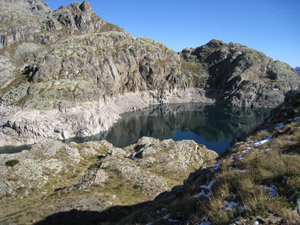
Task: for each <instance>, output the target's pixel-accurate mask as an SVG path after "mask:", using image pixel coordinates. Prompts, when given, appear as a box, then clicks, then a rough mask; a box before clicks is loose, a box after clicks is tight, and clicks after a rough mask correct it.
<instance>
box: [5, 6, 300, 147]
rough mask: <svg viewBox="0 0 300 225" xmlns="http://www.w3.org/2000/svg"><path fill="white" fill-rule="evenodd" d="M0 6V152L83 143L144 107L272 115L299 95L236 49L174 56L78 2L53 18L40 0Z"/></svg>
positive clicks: (277, 72)
mask: <svg viewBox="0 0 300 225" xmlns="http://www.w3.org/2000/svg"><path fill="white" fill-rule="evenodd" d="M2 3H3V5H2V6H1V8H0V16H1V24H0V40H1V41H0V43H1V49H0V86H1V90H0V104H1V107H0V114H1V115H5V116H3V117H1V118H0V125H1V128H0V140H1V141H0V145H1V146H3V145H22V144H32V143H36V142H38V141H39V140H42V139H43V138H56V139H61V140H62V139H67V138H70V137H74V136H89V135H93V134H96V133H99V132H100V131H103V130H106V129H107V128H108V127H109V126H111V125H112V124H113V123H114V122H115V121H116V119H117V118H119V114H120V113H122V112H126V111H131V110H136V109H139V108H143V107H146V106H148V105H150V104H161V103H182V102H191V101H195V102H204V103H215V102H217V103H224V104H227V105H236V106H243V107H275V106H276V105H278V104H279V103H281V102H282V101H283V99H284V94H285V93H286V92H287V91H289V90H291V89H297V88H299V84H300V79H299V77H298V76H297V74H296V73H295V71H294V70H292V69H291V68H290V67H289V66H288V65H286V64H284V63H281V62H274V61H273V60H272V59H270V58H269V57H266V56H265V55H264V54H263V53H260V52H257V51H255V50H252V49H248V48H247V47H245V46H242V45H239V44H233V43H230V44H228V45H227V44H225V43H224V42H222V41H217V40H212V41H210V42H209V43H208V44H206V45H204V46H202V47H199V48H196V49H185V50H183V51H182V52H181V53H180V54H178V53H176V52H174V51H173V50H171V49H169V48H167V47H166V46H164V45H163V44H161V43H158V42H155V41H153V40H151V39H149V38H135V37H132V36H131V35H130V34H126V33H125V32H124V30H123V29H121V28H119V27H118V26H116V25H112V24H109V23H107V22H106V21H104V20H102V19H101V18H99V17H98V16H97V15H96V14H95V13H94V11H93V10H92V8H91V6H90V4H89V3H88V2H87V1H84V2H83V3H78V2H77V3H72V4H70V5H69V6H66V7H60V8H59V9H57V10H55V11H51V10H50V9H49V7H48V6H47V5H46V4H45V3H44V2H43V1H40V0H36V1H29V0H18V1H14V2H11V1H7V0H4V1H2ZM6 9H10V10H6ZM128 96H131V99H126V98H127V97H128ZM124 99H126V100H125V101H124ZM120 103H121V104H120ZM32 118H35V119H34V120H32Z"/></svg>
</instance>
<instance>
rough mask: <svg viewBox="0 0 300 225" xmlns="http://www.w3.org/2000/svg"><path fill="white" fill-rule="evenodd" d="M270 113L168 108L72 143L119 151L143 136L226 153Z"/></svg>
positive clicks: (131, 116) (126, 117)
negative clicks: (105, 143) (106, 144)
mask: <svg viewBox="0 0 300 225" xmlns="http://www.w3.org/2000/svg"><path fill="white" fill-rule="evenodd" d="M270 112H271V109H263V108H238V107H227V106H223V105H205V104H200V103H188V104H165V105H156V106H150V107H148V108H145V109H143V110H139V111H135V112H128V113H124V114H122V115H121V119H119V120H118V121H117V122H116V123H115V124H114V125H113V126H112V127H111V128H110V129H109V130H108V131H105V132H102V133H99V134H97V135H94V136H90V137H85V138H79V137H77V138H72V139H68V140H65V142H66V143H69V142H77V143H82V142H87V141H100V140H107V141H109V142H110V143H112V144H113V145H115V146H116V147H120V148H122V147H125V146H128V145H131V144H133V143H135V142H136V141H137V140H138V139H139V138H141V137H143V136H149V137H154V138H158V139H160V140H164V139H170V138H171V139H173V140H175V141H180V140H186V139H189V140H194V141H195V142H197V143H198V144H202V145H205V146H206V147H207V148H208V149H211V150H214V151H216V152H217V153H218V154H221V153H223V152H224V151H225V150H226V149H227V148H228V147H229V146H230V142H231V141H232V140H233V139H234V138H238V137H240V136H243V135H245V134H247V133H249V132H251V131H252V130H253V129H255V128H256V127H257V126H258V125H259V124H261V123H262V122H263V121H264V119H265V118H267V117H268V116H269V115H270ZM24 149H30V146H18V147H1V148H0V154H1V153H15V152H20V151H22V150H24Z"/></svg>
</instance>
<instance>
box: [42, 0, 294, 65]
mask: <svg viewBox="0 0 300 225" xmlns="http://www.w3.org/2000/svg"><path fill="white" fill-rule="evenodd" d="M45 2H46V3H47V4H48V5H49V6H50V8H51V9H52V10H55V9H57V8H58V7H59V6H60V5H65V6H66V5H68V4H70V3H71V2H73V1H71V0H60V1H54V0H45ZM89 3H90V4H91V6H92V8H93V9H94V11H95V12H96V13H97V14H98V15H99V16H100V17H101V18H102V19H104V20H106V21H108V22H110V23H113V24H116V25H118V26H120V27H122V28H124V29H125V31H126V32H127V33H130V34H132V35H133V36H136V37H149V38H151V39H154V40H156V41H159V42H161V43H163V44H165V45H167V46H168V47H170V48H172V49H174V50H175V51H181V50H182V49H183V48H186V47H197V46H201V45H203V44H206V43H207V42H209V40H211V39H219V40H223V41H225V42H227V43H228V42H236V43H241V44H244V45H247V46H248V47H250V48H254V49H256V50H259V51H261V52H264V53H265V54H266V55H268V56H270V57H271V58H273V59H274V60H280V61H283V62H287V63H288V64H290V65H291V66H292V67H295V66H300V0H206V1H204V0H151V1H143V0H110V1H108V0H106V1H104V0H90V1H89Z"/></svg>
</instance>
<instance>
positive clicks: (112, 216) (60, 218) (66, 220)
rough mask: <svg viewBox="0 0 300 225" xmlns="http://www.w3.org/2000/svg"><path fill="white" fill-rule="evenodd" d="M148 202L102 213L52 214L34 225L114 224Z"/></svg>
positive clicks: (78, 211)
mask: <svg viewBox="0 0 300 225" xmlns="http://www.w3.org/2000/svg"><path fill="white" fill-rule="evenodd" d="M148 203H149V202H143V203H140V204H137V205H132V206H113V207H111V208H108V209H106V210H104V211H102V212H101V211H80V210H76V209H73V210H70V211H65V212H58V213H54V214H52V215H50V216H47V217H46V218H45V219H44V220H41V221H39V222H37V223H35V224H34V225H52V224H53V225H60V224H63V225H77V224H78V225H82V224H85V225H90V224H102V223H108V224H116V223H117V222H118V221H120V220H121V219H122V218H125V217H126V216H128V215H129V214H131V213H132V212H133V211H135V210H137V209H139V208H141V207H144V206H146V205H147V204H148Z"/></svg>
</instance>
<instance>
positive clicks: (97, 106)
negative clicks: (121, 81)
mask: <svg viewBox="0 0 300 225" xmlns="http://www.w3.org/2000/svg"><path fill="white" fill-rule="evenodd" d="M187 102H201V103H214V102H215V101H214V100H213V99H209V98H207V97H206V96H205V92H204V91H203V90H200V89H192V88H191V89H186V90H174V91H171V92H166V91H164V92H158V91H147V92H137V93H126V94H123V95H118V96H115V97H107V98H105V99H101V100H99V101H98V102H85V103H80V104H78V106H76V107H73V108H66V109H62V108H60V109H53V110H26V109H21V108H17V107H16V108H15V107H8V108H6V107H3V106H2V107H1V108H0V113H2V114H3V116H2V117H1V119H0V125H1V129H0V146H8V145H9V146H18V145H28V144H34V143H37V142H38V141H41V140H43V139H45V138H53V139H57V140H65V139H69V138H72V137H87V136H91V135H94V134H98V133H100V132H102V131H106V130H108V129H109V128H110V127H111V126H112V125H113V124H114V123H115V122H116V121H117V120H118V119H119V118H120V114H122V113H124V112H129V111H136V110H139V109H142V108H145V107H148V106H150V105H155V104H162V103H168V104H172V103H187Z"/></svg>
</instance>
